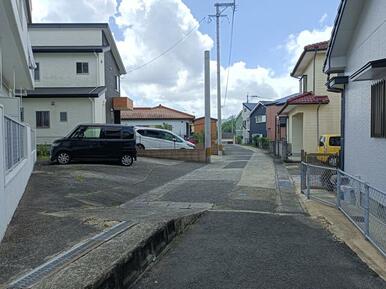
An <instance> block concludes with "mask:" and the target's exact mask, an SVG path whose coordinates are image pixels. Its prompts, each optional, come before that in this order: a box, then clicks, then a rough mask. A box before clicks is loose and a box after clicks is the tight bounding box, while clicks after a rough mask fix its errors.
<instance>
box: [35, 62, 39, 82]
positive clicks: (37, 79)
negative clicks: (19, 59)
mask: <svg viewBox="0 0 386 289" xmlns="http://www.w3.org/2000/svg"><path fill="white" fill-rule="evenodd" d="M35 64H36V68H35V69H34V81H40V62H35Z"/></svg>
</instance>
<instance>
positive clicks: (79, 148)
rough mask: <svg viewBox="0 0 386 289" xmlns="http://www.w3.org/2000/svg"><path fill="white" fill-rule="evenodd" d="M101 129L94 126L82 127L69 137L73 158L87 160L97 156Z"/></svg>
mask: <svg viewBox="0 0 386 289" xmlns="http://www.w3.org/2000/svg"><path fill="white" fill-rule="evenodd" d="M101 130H102V129H101V128H100V127H96V126H82V127H80V128H79V130H78V131H77V132H75V133H74V135H73V136H72V137H71V150H72V156H73V158H79V159H89V158H95V157H97V156H98V154H99V145H100V143H99V142H100V135H101Z"/></svg>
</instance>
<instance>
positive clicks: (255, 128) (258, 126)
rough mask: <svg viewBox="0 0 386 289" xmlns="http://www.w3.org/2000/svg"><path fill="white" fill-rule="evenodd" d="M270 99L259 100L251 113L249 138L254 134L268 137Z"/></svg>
mask: <svg viewBox="0 0 386 289" xmlns="http://www.w3.org/2000/svg"><path fill="white" fill-rule="evenodd" d="M269 103H270V101H259V102H258V103H257V105H256V106H255V107H254V108H253V109H252V111H251V112H250V114H249V139H250V140H252V139H253V137H254V136H260V137H267V115H266V105H267V104H269Z"/></svg>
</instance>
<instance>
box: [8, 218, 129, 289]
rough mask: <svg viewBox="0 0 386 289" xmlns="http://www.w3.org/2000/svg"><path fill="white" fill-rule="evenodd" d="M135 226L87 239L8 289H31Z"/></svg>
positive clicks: (122, 225)
mask: <svg viewBox="0 0 386 289" xmlns="http://www.w3.org/2000/svg"><path fill="white" fill-rule="evenodd" d="M135 225H136V224H135V223H130V222H128V221H123V222H120V223H119V224H117V225H115V226H113V227H111V228H109V229H107V230H105V231H103V232H102V233H100V234H97V235H95V236H94V237H92V238H89V239H87V240H86V241H83V242H81V243H79V244H77V245H75V246H74V247H72V248H71V249H70V250H68V251H66V252H63V253H61V254H59V255H58V256H56V257H54V258H52V259H51V260H49V261H48V262H46V263H44V264H42V265H40V266H39V267H37V268H35V269H33V270H32V271H30V272H29V273H27V274H25V275H24V276H22V277H20V278H19V279H17V280H15V281H13V282H12V283H10V284H9V285H8V287H7V288H8V289H25V288H31V287H32V286H33V285H34V284H36V283H37V282H39V281H40V280H42V279H43V278H45V277H47V276H48V275H50V274H52V273H54V272H56V271H57V270H59V269H60V268H62V267H63V266H65V265H67V264H69V263H72V262H74V261H75V260H77V259H79V258H81V257H82V256H84V255H86V254H87V253H89V252H90V251H91V250H93V249H95V248H97V247H99V246H100V245H102V244H103V243H105V242H107V241H109V240H111V239H112V238H114V237H115V236H117V235H119V234H121V233H123V232H124V231H126V230H128V229H130V228H132V227H134V226H135Z"/></svg>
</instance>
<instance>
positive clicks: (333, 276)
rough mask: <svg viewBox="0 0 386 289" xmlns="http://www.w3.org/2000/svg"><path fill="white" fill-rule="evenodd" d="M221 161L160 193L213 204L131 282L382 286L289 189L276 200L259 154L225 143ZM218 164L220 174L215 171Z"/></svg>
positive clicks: (181, 288)
mask: <svg viewBox="0 0 386 289" xmlns="http://www.w3.org/2000/svg"><path fill="white" fill-rule="evenodd" d="M223 159H224V162H223V163H222V164H220V163H214V164H213V167H212V169H211V170H210V169H209V168H207V171H206V174H199V173H197V172H196V173H194V174H193V175H192V176H190V177H189V178H188V179H189V183H188V184H189V185H188V186H185V188H186V189H185V190H184V188H183V187H181V188H176V189H175V190H174V191H171V192H169V193H168V194H166V195H164V196H163V199H164V200H169V201H173V200H176V201H189V202H192V201H197V202H213V203H214V204H215V206H214V209H213V210H212V211H210V212H208V213H206V214H205V215H204V216H203V217H202V218H201V219H200V220H199V221H198V222H197V223H196V224H194V225H192V226H191V228H190V230H188V231H187V232H186V233H184V234H183V235H182V236H180V237H179V238H177V240H176V241H174V242H173V243H172V244H171V246H170V247H169V249H168V251H167V252H165V254H164V255H163V256H162V257H161V258H159V260H158V261H157V262H156V263H155V264H154V265H153V266H152V267H151V268H149V269H148V271H146V272H145V273H144V274H143V275H142V277H141V278H140V279H139V280H138V282H137V284H136V285H134V287H133V288H135V289H145V288H146V289H152V288H162V289H196V288H197V289H205V288H208V289H209V288H210V289H217V288H218V289H220V288H221V289H225V288H229V289H235V288H240V289H241V288H242V289H248V288H251V289H252V288H264V289H268V288H278V289H279V288H280V289H282V288H297V289H298V288H304V289H310V288H318V289H322V288H337V289H345V288H347V289H355V288H358V289H365V288H368V289H370V288H371V289H376V288H386V283H385V282H384V281H383V280H382V279H381V278H379V277H378V276H377V275H376V274H375V273H374V272H373V271H372V270H370V269H369V268H368V266H367V265H366V264H365V263H363V262H362V261H361V260H360V259H359V258H358V257H357V256H356V255H355V253H353V252H352V251H351V250H350V249H349V248H348V247H347V246H346V245H345V244H343V243H340V242H338V241H337V240H335V239H334V237H333V236H332V235H331V234H330V233H328V232H327V231H326V230H325V228H323V227H322V225H321V224H320V223H318V222H316V221H315V220H312V219H311V218H310V217H309V216H307V215H305V214H304V212H303V211H302V210H301V208H300V206H298V205H297V204H296V201H294V199H295V198H296V197H295V195H293V198H294V199H293V200H288V198H285V199H287V201H284V202H288V204H286V203H284V204H283V203H280V204H279V203H278V200H279V199H280V198H278V195H277V194H278V193H277V191H276V190H275V189H272V186H271V184H270V183H269V182H266V180H267V179H270V178H271V176H269V174H271V173H272V171H271V170H272V167H271V166H270V164H269V162H270V160H269V159H268V158H267V157H266V156H264V155H263V154H261V153H260V154H257V155H256V154H253V152H251V151H249V150H247V149H244V148H240V147H232V146H228V147H226V156H224V158H223ZM251 164H252V165H253V166H257V167H260V168H261V172H260V173H261V174H262V175H263V177H262V178H260V177H257V179H256V180H259V179H261V181H260V183H261V185H260V183H253V182H249V183H248V180H247V179H245V178H247V177H248V176H249V175H248V172H246V171H245V170H246V169H253V168H252V167H251V166H249V165H251ZM248 166H249V167H248ZM220 169H222V170H223V171H224V174H223V175H220V174H218V173H216V172H217V171H218V170H220ZM226 170H231V173H230V174H227V173H225V171H226ZM238 170H241V171H238ZM224 175H225V176H224ZM264 175H266V176H264ZM278 208H286V210H289V211H290V212H288V213H285V212H281V211H280V210H278Z"/></svg>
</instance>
